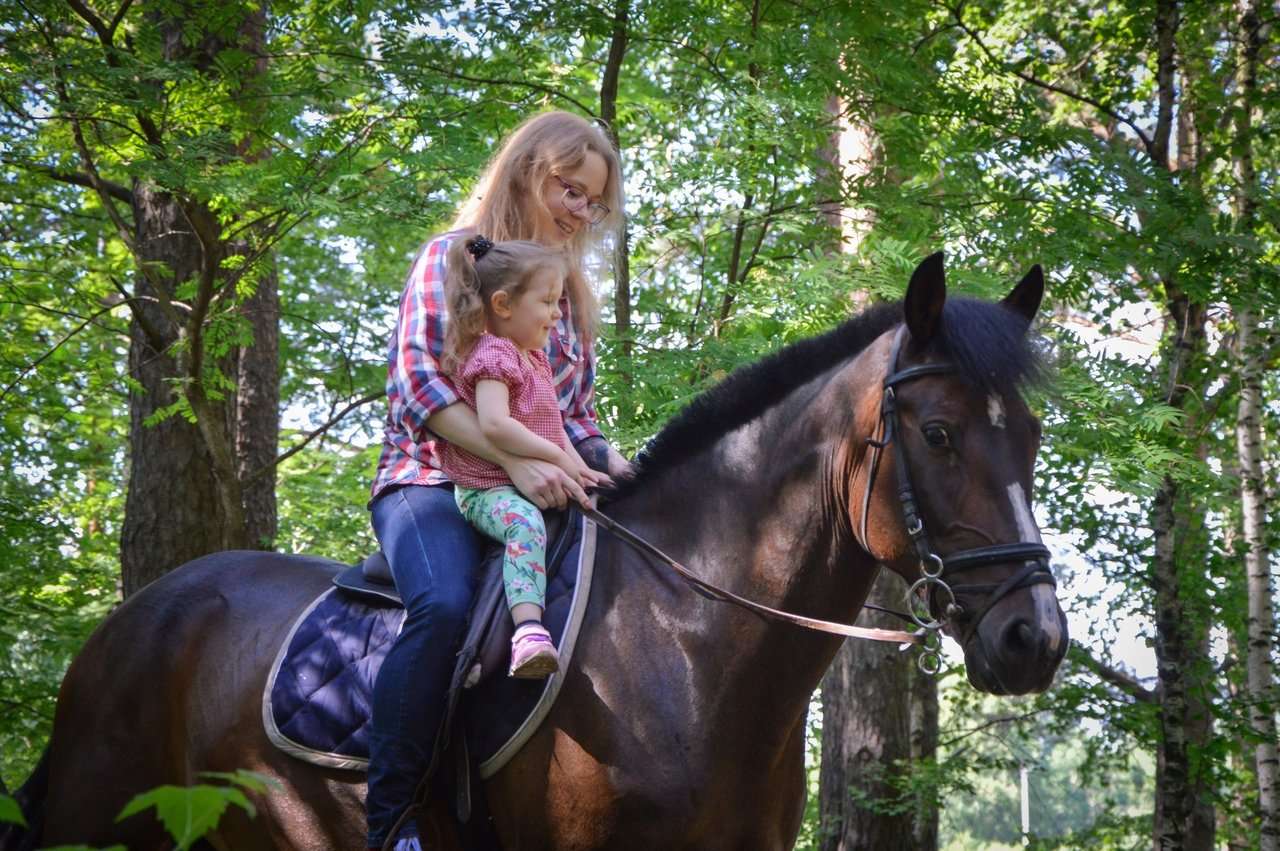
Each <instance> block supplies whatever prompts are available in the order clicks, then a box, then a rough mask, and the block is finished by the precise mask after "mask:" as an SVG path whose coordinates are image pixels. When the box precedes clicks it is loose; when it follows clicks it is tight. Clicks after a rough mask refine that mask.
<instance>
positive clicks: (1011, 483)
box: [846, 254, 1067, 694]
mask: <svg viewBox="0 0 1280 851" xmlns="http://www.w3.org/2000/svg"><path fill="white" fill-rule="evenodd" d="M1043 293H1044V278H1043V276H1042V274H1041V272H1040V268H1039V267H1036V268H1034V269H1033V270H1032V271H1031V273H1030V274H1028V275H1027V276H1026V277H1025V278H1024V279H1023V280H1022V282H1021V283H1019V284H1018V286H1017V287H1015V288H1014V290H1013V291H1012V292H1011V293H1010V294H1009V295H1008V296H1007V297H1006V298H1005V299H1004V300H1003V301H1002V302H1000V303H999V304H989V303H985V302H979V301H974V300H970V299H958V300H952V301H947V298H946V286H945V284H944V282H943V271H942V255H941V254H935V255H934V256H932V257H930V258H928V259H926V260H925V261H924V262H923V263H921V264H920V266H919V267H918V268H917V269H916V271H915V274H914V275H913V276H912V278H911V284H910V286H909V288H908V290H907V296H906V299H905V300H904V301H903V311H904V314H905V315H904V320H905V322H904V324H903V325H902V326H899V327H898V328H897V329H895V330H893V331H890V332H889V333H887V334H886V335H885V336H884V338H882V339H881V340H879V341H877V343H876V344H875V346H874V347H873V350H872V352H869V354H871V353H873V357H875V358H878V359H879V362H880V363H882V364H883V369H884V371H883V373H882V376H883V381H879V380H877V381H876V382H875V387H874V389H873V391H872V392H869V393H867V394H866V395H865V397H864V400H863V401H864V404H863V405H861V406H860V408H861V409H862V410H861V411H860V413H859V416H858V419H859V421H860V428H859V429H858V431H859V432H860V434H862V435H865V434H866V433H867V432H868V431H871V432H873V433H874V434H875V438H874V439H873V440H871V441H866V445H865V447H857V448H855V451H854V452H853V453H851V455H853V456H854V457H856V458H857V462H856V465H855V468H854V470H853V475H852V478H851V481H850V487H849V488H848V490H847V491H846V492H847V493H848V503H847V504H848V507H849V514H850V518H851V521H852V523H853V527H854V530H855V535H856V536H857V537H858V540H859V541H860V543H861V544H862V545H863V547H865V548H866V549H867V551H868V552H870V553H872V554H873V555H874V556H875V557H876V558H877V559H878V560H880V561H881V562H883V563H885V564H887V565H888V566H889V567H891V568H892V569H893V570H895V571H896V572H897V573H899V574H900V575H901V576H902V577H903V578H904V579H906V580H907V581H908V582H910V583H913V585H914V588H913V593H914V596H915V598H916V599H915V600H914V601H913V602H918V604H919V609H918V610H919V611H921V612H922V614H923V616H924V618H925V620H928V618H929V617H932V618H933V619H935V622H941V623H942V624H943V625H944V627H943V628H944V629H945V631H946V632H947V633H948V634H949V635H951V636H952V637H953V638H955V639H956V640H957V641H959V642H960V644H961V646H962V647H963V648H964V658H965V667H966V669H967V671H968V674H969V681H970V682H971V683H972V684H973V685H974V686H975V687H977V688H979V689H982V690H983V691H987V692H992V693H995V694H1024V693H1027V692H1032V691H1043V690H1044V689H1046V688H1048V686H1049V684H1050V682H1051V681H1052V680H1053V675H1054V672H1055V671H1056V670H1057V667H1058V664H1059V663H1060V662H1061V661H1062V658H1063V656H1064V655H1065V653H1066V650H1067V624H1066V617H1065V616H1064V614H1063V612H1062V609H1061V607H1060V606H1059V605H1058V601H1057V598H1056V596H1055V593H1054V590H1055V586H1054V582H1053V576H1052V574H1051V573H1050V572H1049V565H1048V551H1047V550H1045V549H1044V546H1043V544H1042V543H1041V540H1040V533H1039V530H1038V529H1037V527H1036V523H1035V520H1034V519H1033V516H1032V513H1031V499H1030V497H1031V482H1032V467H1033V465H1034V462H1035V455H1036V451H1037V449H1038V448H1039V444H1040V423H1039V421H1038V420H1037V419H1036V417H1035V416H1034V415H1033V414H1032V413H1031V411H1030V410H1029V409H1028V408H1027V405H1026V403H1025V402H1024V401H1023V399H1022V396H1021V394H1020V393H1019V391H1018V388H1019V386H1020V384H1021V383H1022V382H1023V381H1024V380H1026V379H1028V378H1030V377H1032V376H1033V375H1034V373H1035V371H1036V356H1035V352H1034V351H1033V350H1032V348H1031V346H1030V345H1029V344H1028V342H1027V339H1026V336H1027V329H1028V328H1029V326H1030V324H1031V320H1032V318H1033V317H1034V316H1035V313H1036V310H1037V309H1038V308H1039V306H1040V298H1041V296H1042V295H1043ZM863 439H864V440H865V438H863ZM904 473H905V475H904ZM926 609H927V612H926V611H925V610H926Z"/></svg>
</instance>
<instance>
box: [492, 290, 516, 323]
mask: <svg viewBox="0 0 1280 851" xmlns="http://www.w3.org/2000/svg"><path fill="white" fill-rule="evenodd" d="M489 310H491V311H493V315H494V316H497V317H498V318H499V319H510V318H511V293H509V292H507V291H506V290H498V291H497V292H496V293H494V294H493V295H491V296H489Z"/></svg>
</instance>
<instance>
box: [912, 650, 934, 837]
mask: <svg viewBox="0 0 1280 851" xmlns="http://www.w3.org/2000/svg"><path fill="white" fill-rule="evenodd" d="M903 655H906V654H903ZM914 658H915V657H914V654H912V661H911V662H909V664H908V671H909V672H910V684H911V693H910V700H911V765H912V766H921V765H925V764H928V763H932V762H934V761H936V760H937V758H938V679H937V677H935V676H933V675H931V674H926V673H924V672H923V671H921V670H920V668H919V667H918V666H916V665H915V664H914ZM926 795H928V797H925V796H926ZM913 836H914V842H913V843H912V847H914V848H918V849H920V851H936V849H937V847H938V808H937V806H935V805H934V799H933V797H932V795H930V794H929V793H928V792H925V793H922V794H921V796H920V797H919V798H917V800H916V805H915V818H914V824H913Z"/></svg>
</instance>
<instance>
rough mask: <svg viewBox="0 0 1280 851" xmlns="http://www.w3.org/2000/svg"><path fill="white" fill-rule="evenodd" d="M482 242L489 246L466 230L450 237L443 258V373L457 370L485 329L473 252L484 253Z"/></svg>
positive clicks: (449, 373)
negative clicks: (445, 311)
mask: <svg viewBox="0 0 1280 851" xmlns="http://www.w3.org/2000/svg"><path fill="white" fill-rule="evenodd" d="M485 244H488V245H489V246H492V243H489V241H488V240H487V239H485V238H484V237H482V236H477V235H475V234H468V235H467V236H466V238H464V239H455V240H454V241H453V244H452V245H450V246H449V253H448V255H447V256H446V259H445V276H444V299H445V306H446V307H447V308H448V310H449V321H448V323H447V325H446V328H445V332H444V353H443V355H442V356H441V358H440V365H441V366H442V367H444V371H445V374H446V375H455V374H457V372H458V370H460V369H461V368H462V365H463V363H465V362H466V360H467V355H468V354H470V353H471V349H472V347H474V346H475V344H476V340H479V339H480V335H481V334H483V333H484V297H483V295H482V294H481V292H480V275H479V274H478V273H477V272H476V265H475V264H476V259H477V258H476V257H475V255H476V254H479V255H480V256H484V254H485V252H486V251H487V248H485Z"/></svg>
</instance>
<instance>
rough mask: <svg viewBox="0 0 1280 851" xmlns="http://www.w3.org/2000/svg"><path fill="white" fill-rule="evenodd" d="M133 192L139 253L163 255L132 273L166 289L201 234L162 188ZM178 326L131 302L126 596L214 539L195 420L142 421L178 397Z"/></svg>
mask: <svg viewBox="0 0 1280 851" xmlns="http://www.w3.org/2000/svg"><path fill="white" fill-rule="evenodd" d="M134 197H135V199H136V203H135V205H134V211H133V217H134V222H135V223H136V239H137V245H138V252H139V254H140V255H141V258H142V260H143V261H144V262H147V263H155V264H163V266H159V265H157V266H153V267H152V270H153V271H152V272H151V274H150V275H146V276H143V275H139V276H138V280H139V285H138V290H139V291H140V292H141V294H142V295H143V296H145V297H147V298H148V299H159V297H160V293H159V292H157V291H156V290H155V289H154V288H153V287H152V282H154V283H155V284H156V285H157V286H162V287H165V288H167V289H168V290H169V292H168V295H169V296H170V297H171V296H172V294H173V290H174V288H175V287H176V286H177V283H178V282H179V281H183V280H186V279H189V278H191V277H192V276H193V275H196V274H198V273H199V270H200V267H201V262H202V260H201V251H200V243H199V241H198V240H197V239H196V237H195V235H194V234H193V233H192V232H191V227H190V225H188V224H187V222H186V219H185V217H184V215H183V213H182V211H181V210H180V209H179V206H178V204H177V202H176V201H174V199H173V198H172V197H171V196H169V195H168V194H166V193H163V192H159V191H156V190H155V188H154V187H151V186H148V185H145V184H142V183H138V184H136V185H135V186H134ZM138 314H141V318H139V317H138ZM143 323H145V325H146V327H145V329H144V327H143ZM179 333H180V331H179V329H178V328H176V327H175V326H174V325H173V323H172V322H170V321H169V319H168V318H167V317H166V316H165V314H164V313H163V312H162V311H161V309H160V308H159V307H158V306H157V305H156V303H155V302H154V301H150V300H148V301H147V302H145V303H144V304H142V305H141V306H140V307H139V308H137V309H136V310H135V319H134V321H133V323H132V325H131V326H130V345H129V374H130V375H131V376H132V377H133V378H134V379H135V380H136V381H137V382H138V385H137V386H135V387H133V388H132V389H131V390H130V393H129V490H128V493H127V495H126V497H125V509H124V525H123V527H122V528H121V532H120V570H121V574H122V577H123V590H124V595H125V596H126V597H128V596H129V595H131V594H133V593H134V592H135V591H137V590H139V589H140V588H142V587H143V586H145V585H147V584H148V583H149V582H151V581H152V580H154V579H157V578H159V577H160V576H162V575H164V574H165V573H167V572H168V571H170V570H172V569H173V568H175V567H177V566H178V565H180V564H182V563H183V562H186V561H190V560H191V559H193V558H196V557H198V556H201V555H205V554H206V553H210V552H214V551H215V550H218V549H221V548H222V540H223V532H222V530H223V525H224V519H225V518H224V516H223V511H222V505H221V501H220V500H219V498H218V489H217V482H216V477H215V474H214V464H213V458H212V457H211V455H210V453H209V451H208V449H207V448H206V447H205V444H204V440H203V439H202V437H201V435H200V430H199V429H198V428H197V427H196V425H195V424H194V423H191V422H189V421H188V420H187V419H186V418H185V417H183V416H171V417H168V418H166V419H164V420H162V421H160V422H158V423H154V424H151V425H148V424H147V420H148V418H150V417H152V416H154V415H155V414H156V412H157V411H159V410H161V409H163V408H165V407H166V406H168V405H171V404H173V403H174V402H175V401H177V399H178V394H179V393H180V391H179V390H177V389H176V382H177V381H179V380H180V379H181V378H182V377H183V373H182V365H181V364H180V363H179V359H178V358H175V357H174V356H172V355H171V354H170V352H171V348H170V347H171V346H173V344H174V343H175V342H176V341H177V340H178V337H179Z"/></svg>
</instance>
